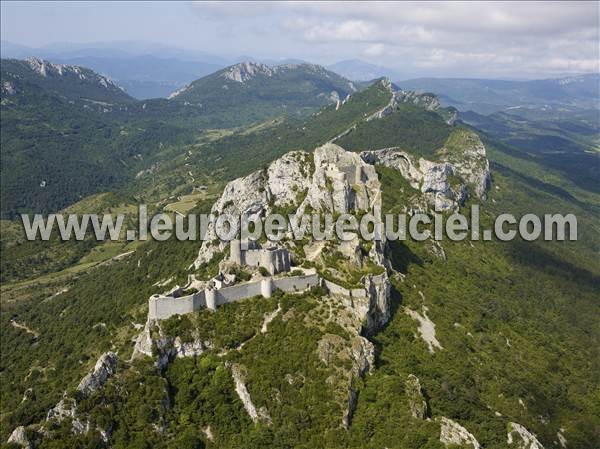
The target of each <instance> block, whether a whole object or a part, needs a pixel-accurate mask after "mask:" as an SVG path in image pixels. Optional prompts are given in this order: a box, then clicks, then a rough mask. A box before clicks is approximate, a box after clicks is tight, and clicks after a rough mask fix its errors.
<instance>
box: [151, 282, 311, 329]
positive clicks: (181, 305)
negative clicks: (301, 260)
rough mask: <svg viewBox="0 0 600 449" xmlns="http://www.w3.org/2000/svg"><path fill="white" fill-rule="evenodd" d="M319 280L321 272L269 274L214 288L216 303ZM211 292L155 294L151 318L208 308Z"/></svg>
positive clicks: (306, 285) (295, 288) (296, 287)
mask: <svg viewBox="0 0 600 449" xmlns="http://www.w3.org/2000/svg"><path fill="white" fill-rule="evenodd" d="M319 282H320V278H319V276H318V275H317V274H309V275H303V276H291V277H282V278H265V279H260V280H258V281H251V282H246V283H244V284H238V285H232V286H231V287H224V288H221V289H218V290H212V291H213V292H214V296H215V305H216V306H220V305H223V304H227V303H230V302H236V301H240V300H243V299H247V298H251V297H253V296H259V295H262V296H264V297H269V296H270V295H271V293H272V292H273V290H275V289H280V290H283V291H284V292H296V291H304V290H307V289H309V288H311V287H314V286H316V285H319ZM268 286H270V287H268ZM265 287H267V288H268V290H269V291H268V292H267V291H265ZM208 292H209V290H205V291H201V292H198V293H194V294H193V295H188V296H182V297H179V298H174V297H171V296H159V295H154V296H152V297H150V299H149V300H148V318H149V319H157V320H164V319H167V318H169V317H171V316H173V315H184V314H186V313H191V312H194V311H197V310H200V309H203V308H206V307H207V306H208V305H207V300H206V298H207V295H208Z"/></svg>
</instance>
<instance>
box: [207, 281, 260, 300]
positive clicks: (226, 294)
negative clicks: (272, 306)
mask: <svg viewBox="0 0 600 449" xmlns="http://www.w3.org/2000/svg"><path fill="white" fill-rule="evenodd" d="M260 282H261V281H254V282H246V283H245V284H239V285H232V286H231V287H225V288H222V289H220V290H215V293H216V297H217V305H218V306H220V305H223V304H226V303H229V302H235V301H239V300H241V299H246V298H251V297H253V296H259V295H260V294H261V291H260Z"/></svg>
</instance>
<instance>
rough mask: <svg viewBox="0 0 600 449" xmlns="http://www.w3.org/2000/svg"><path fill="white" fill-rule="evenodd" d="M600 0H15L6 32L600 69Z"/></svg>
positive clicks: (41, 40) (422, 71) (391, 62)
mask: <svg viewBox="0 0 600 449" xmlns="http://www.w3.org/2000/svg"><path fill="white" fill-rule="evenodd" d="M598 9H599V3H597V2H582V3H578V2H548V3H543V2H524V3H513V2H498V3H496V2H483V3H474V2H466V3H465V2H452V3H450V2H447V3H435V2H425V3H417V2H400V3H394V2H370V3H362V2H351V3H343V2H282V3H275V2H245V3H238V2H222V3H221V2H9V1H3V2H2V4H1V13H2V15H1V17H2V19H1V20H2V22H1V25H2V28H1V35H2V40H7V41H10V42H13V43H18V44H23V45H27V46H33V47H42V46H46V45H49V44H55V43H90V44H91V43H95V42H110V41H136V42H147V43H151V44H152V45H154V46H159V45H164V46H172V47H180V48H187V49H194V50H201V51H204V52H208V53H213V54H216V55H225V56H229V57H236V56H239V55H250V56H253V57H256V58H273V59H279V58H300V59H305V60H308V61H312V62H316V63H321V64H331V63H334V62H337V61H340V60H344V59H354V58H358V59H363V60H366V61H369V62H372V63H375V64H381V65H385V66H387V67H391V68H393V69H396V70H397V71H399V72H400V73H404V74H406V75H407V76H428V75H432V76H468V77H499V78H531V77H551V76H555V75H559V74H560V75H562V74H568V73H582V72H593V71H596V72H597V71H600V59H599V48H598V45H599V44H598V42H599V41H600V34H599V16H600V14H599V10H598Z"/></svg>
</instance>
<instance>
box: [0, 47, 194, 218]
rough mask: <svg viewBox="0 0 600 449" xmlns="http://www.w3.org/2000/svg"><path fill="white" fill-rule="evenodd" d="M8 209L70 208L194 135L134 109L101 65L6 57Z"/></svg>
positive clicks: (4, 98) (3, 80)
mask: <svg viewBox="0 0 600 449" xmlns="http://www.w3.org/2000/svg"><path fill="white" fill-rule="evenodd" d="M1 85H2V102H1V111H2V125H3V129H2V140H1V143H2V152H1V154H0V157H1V161H2V164H1V168H0V170H1V173H2V189H1V193H0V194H1V196H2V216H3V217H10V216H14V215H15V214H17V213H20V212H22V213H28V212H32V211H42V212H46V213H47V212H50V211H56V210H58V209H62V208H64V207H66V206H68V205H70V204H72V203H74V202H76V201H78V200H80V199H81V198H82V197H85V196H87V195H90V194H92V193H96V192H98V191H100V190H103V189H109V188H113V187H115V186H117V185H119V184H120V183H122V182H123V181H124V180H125V179H128V178H129V177H133V176H134V175H135V173H136V172H137V171H139V170H141V169H143V168H146V167H147V165H151V164H152V163H153V160H152V155H153V154H156V153H158V152H160V151H163V150H165V151H166V150H167V149H168V148H170V145H176V144H179V143H181V142H182V141H184V140H185V139H186V138H189V134H186V132H185V130H184V129H182V128H180V127H178V126H176V125H173V124H168V123H165V122H155V123H153V124H152V125H149V124H148V123H146V121H145V119H144V118H141V119H138V118H135V116H132V114H131V113H130V112H129V110H130V109H131V108H134V107H135V105H136V100H135V99H133V98H132V97H130V96H129V95H127V94H126V93H125V92H124V91H123V90H122V89H121V88H119V87H117V86H116V85H115V84H114V83H113V82H112V81H110V80H109V79H107V78H106V77H104V76H101V75H98V74H96V73H95V72H93V71H91V70H89V69H86V68H82V67H78V66H69V65H60V64H54V63H50V62H48V61H44V60H39V59H29V60H27V61H18V60H2V73H1Z"/></svg>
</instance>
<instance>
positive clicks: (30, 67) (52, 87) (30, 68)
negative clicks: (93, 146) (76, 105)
mask: <svg viewBox="0 0 600 449" xmlns="http://www.w3.org/2000/svg"><path fill="white" fill-rule="evenodd" d="M30 88H31V89H32V90H33V89H37V88H41V89H43V90H44V91H45V92H47V93H48V94H50V95H56V96H58V97H61V98H63V99H65V100H71V101H75V100H76V101H89V102H103V103H129V102H132V101H134V100H133V98H132V97H130V96H129V95H127V94H126V93H125V92H124V91H123V90H122V89H121V88H120V87H119V86H117V85H116V84H115V83H114V82H113V81H112V80H110V79H109V78H107V77H105V76H102V75H98V74H97V73H95V72H94V71H92V70H90V69H86V68H84V67H79V66H74V65H63V64H53V63H51V62H49V61H45V60H42V59H37V58H30V59H27V60H25V61H22V60H17V59H3V60H2V93H3V94H4V95H10V96H14V95H17V96H19V95H21V93H22V92H27V91H29V89H30ZM13 98H14V97H13Z"/></svg>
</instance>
